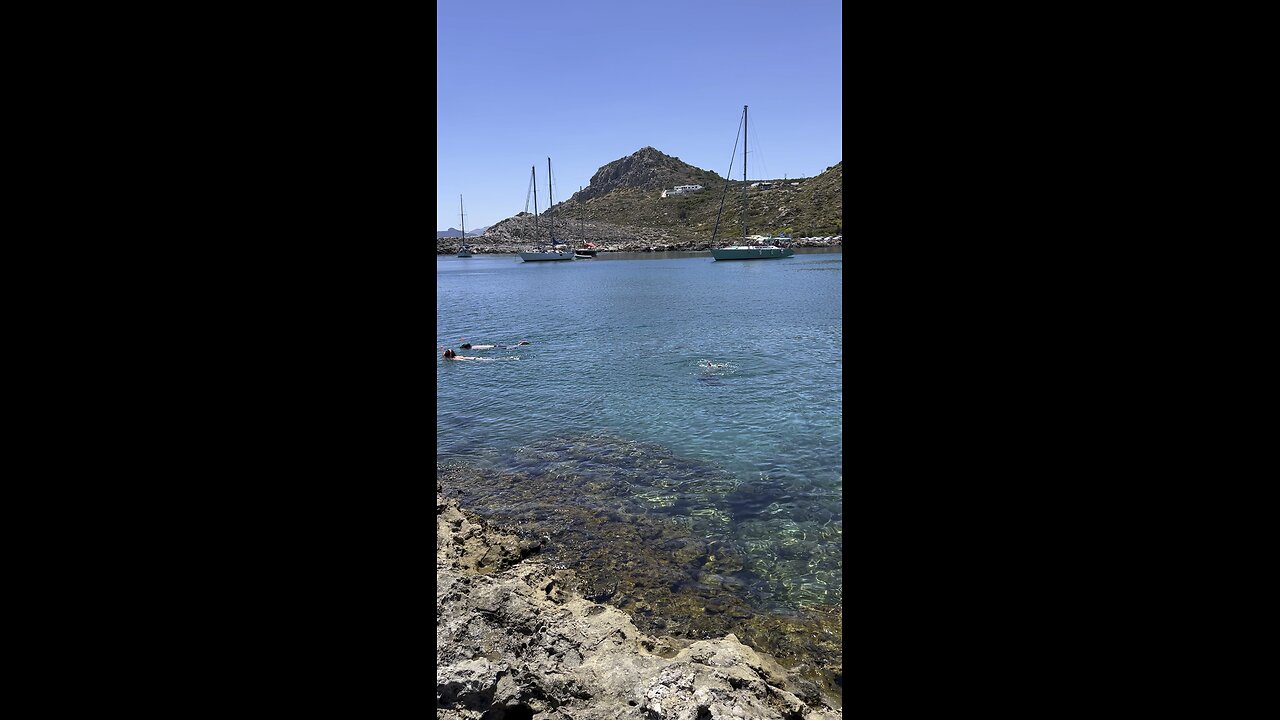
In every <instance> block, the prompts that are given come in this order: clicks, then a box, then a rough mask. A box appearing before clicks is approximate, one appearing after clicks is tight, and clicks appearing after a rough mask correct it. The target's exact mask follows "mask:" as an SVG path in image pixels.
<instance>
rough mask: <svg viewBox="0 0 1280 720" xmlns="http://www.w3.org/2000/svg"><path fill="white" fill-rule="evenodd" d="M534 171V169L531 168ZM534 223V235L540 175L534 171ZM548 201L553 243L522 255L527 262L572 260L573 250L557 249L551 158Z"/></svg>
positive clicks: (548, 161) (548, 232)
mask: <svg viewBox="0 0 1280 720" xmlns="http://www.w3.org/2000/svg"><path fill="white" fill-rule="evenodd" d="M530 169H531V170H534V169H533V168H530ZM532 177H533V222H534V235H535V236H536V235H537V232H538V226H537V222H538V183H537V179H538V173H537V171H536V170H534V171H533V175H532ZM547 200H548V202H550V203H551V212H549V213H547V218H548V220H549V221H550V223H551V225H550V229H549V230H548V231H547V237H548V239H549V240H550V241H551V246H550V247H547V246H546V245H543V244H541V243H539V244H538V246H537V247H536V248H535V249H533V250H531V251H528V252H522V253H520V259H521V260H523V261H525V262H541V261H547V260H572V259H573V250H570V249H568V248H565V249H563V250H557V249H556V219H555V199H554V198H553V197H552V196H551V158H547Z"/></svg>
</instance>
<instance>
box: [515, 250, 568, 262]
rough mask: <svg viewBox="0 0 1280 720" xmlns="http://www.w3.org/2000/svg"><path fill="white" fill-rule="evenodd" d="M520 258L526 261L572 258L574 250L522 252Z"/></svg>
mask: <svg viewBox="0 0 1280 720" xmlns="http://www.w3.org/2000/svg"><path fill="white" fill-rule="evenodd" d="M520 259H521V260H523V261H525V262H546V261H551V260H572V259H573V253H572V252H564V251H561V252H522V253H520Z"/></svg>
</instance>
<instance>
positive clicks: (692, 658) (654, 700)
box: [436, 484, 842, 720]
mask: <svg viewBox="0 0 1280 720" xmlns="http://www.w3.org/2000/svg"><path fill="white" fill-rule="evenodd" d="M440 489H441V488H440V485H439V484H437V495H436V718H437V719H438V720H439V719H441V718H449V719H454V718H456V719H458V720H462V719H464V718H465V719H467V720H480V719H481V718H484V717H488V718H496V717H509V718H516V717H525V718H540V719H544V720H553V719H556V718H565V719H568V718H573V720H605V719H610V720H612V719H614V718H625V719H631V720H651V719H653V718H672V719H673V720H674V719H676V718H690V719H692V718H713V719H714V718H748V719H751V718H759V719H764V718H768V719H770V720H774V719H777V720H781V719H783V718H787V719H792V718H803V719H804V720H833V719H834V718H839V717H841V716H842V713H841V711H840V710H839V709H837V708H836V707H835V705H834V704H833V701H832V700H830V699H828V698H826V697H824V696H822V694H821V693H819V692H818V691H817V690H816V686H815V685H814V684H813V683H812V682H809V681H807V680H806V679H805V678H803V677H801V676H800V675H798V674H795V673H792V672H790V671H788V670H785V669H783V667H782V666H781V665H780V664H779V663H777V662H776V661H775V660H774V659H772V658H770V657H768V656H766V655H764V654H761V653H757V652H756V651H755V650H753V649H752V648H750V647H748V646H747V645H744V644H743V643H741V642H739V640H738V638H737V637H736V636H734V635H732V634H729V635H726V636H724V637H717V638H711V639H706V640H699V641H696V642H690V641H688V640H682V639H678V638H671V637H655V636H652V635H648V634H646V633H644V632H642V631H640V630H639V629H638V628H637V627H636V626H635V625H634V624H633V623H632V621H631V618H630V617H628V616H627V615H626V614H625V613H623V612H622V611H620V610H618V609H616V608H613V607H608V606H605V605H600V604H598V603H594V602H591V601H589V600H587V599H585V598H584V597H582V595H581V594H580V593H578V592H576V585H577V583H578V581H577V580H576V574H575V573H574V572H573V571H570V570H554V569H552V568H551V567H549V566H548V564H546V563H544V562H540V561H538V560H537V559H536V558H529V557H528V556H527V555H524V554H522V553H524V550H525V549H528V547H529V546H528V545H527V544H525V545H523V546H522V544H521V541H520V539H519V538H517V537H515V536H512V535H506V534H503V533H500V532H498V531H496V530H495V529H494V528H493V527H491V526H490V525H489V524H488V523H487V522H485V521H483V520H481V519H480V518H478V517H475V516H471V515H469V514H468V513H465V512H463V511H462V510H461V509H460V508H459V507H458V504H457V501H456V500H453V499H450V498H446V497H444V496H443V495H441V494H440Z"/></svg>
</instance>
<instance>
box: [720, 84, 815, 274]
mask: <svg viewBox="0 0 1280 720" xmlns="http://www.w3.org/2000/svg"><path fill="white" fill-rule="evenodd" d="M734 147H737V138H736V137H735V138H734ZM729 170H730V172H732V170H733V165H732V163H730V165H729ZM724 180H725V193H726V194H727V193H728V192H729V176H728V175H727V174H726V175H725V178H724ZM723 212H724V196H723V195H722V196H721V197H720V211H719V212H717V213H716V226H715V228H714V229H713V230H712V231H711V245H712V248H711V257H712V258H714V259H716V260H767V259H769V258H789V257H792V256H793V255H795V254H796V251H795V250H793V249H791V248H789V247H782V244H785V243H787V242H789V241H790V238H788V237H787V236H786V235H776V236H774V237H771V238H768V239H766V240H763V241H760V242H758V243H756V244H754V245H750V244H748V243H747V106H746V105H743V106H742V243H741V244H740V245H729V246H727V247H722V248H718V247H715V244H716V233H717V232H718V231H719V230H720V213H723ZM775 243H778V244H775Z"/></svg>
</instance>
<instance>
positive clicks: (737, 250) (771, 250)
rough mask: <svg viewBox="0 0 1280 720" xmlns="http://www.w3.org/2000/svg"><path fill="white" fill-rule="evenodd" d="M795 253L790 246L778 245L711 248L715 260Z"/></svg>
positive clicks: (773, 257) (777, 256) (762, 258)
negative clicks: (782, 246) (781, 246)
mask: <svg viewBox="0 0 1280 720" xmlns="http://www.w3.org/2000/svg"><path fill="white" fill-rule="evenodd" d="M795 254H796V251H795V250H792V249H791V248H780V247H726V248H711V257H713V258H715V259H716V260H771V259H777V258H789V257H792V256H793V255H795Z"/></svg>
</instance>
